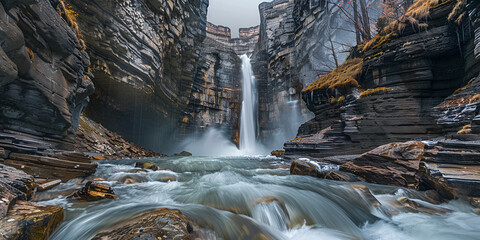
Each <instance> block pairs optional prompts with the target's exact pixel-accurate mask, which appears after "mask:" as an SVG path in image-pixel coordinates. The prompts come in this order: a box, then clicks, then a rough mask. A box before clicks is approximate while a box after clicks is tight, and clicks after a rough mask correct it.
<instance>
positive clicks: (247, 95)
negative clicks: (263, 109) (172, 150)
mask: <svg viewBox="0 0 480 240" xmlns="http://www.w3.org/2000/svg"><path fill="white" fill-rule="evenodd" d="M240 58H241V60H242V108H241V114H240V116H241V117H240V146H239V148H237V146H236V145H235V144H234V143H233V141H232V140H231V133H230V136H229V132H228V131H226V130H224V129H222V128H221V127H214V126H212V127H207V129H206V130H205V131H203V132H201V133H196V134H194V136H191V137H189V138H187V139H186V140H184V141H183V142H182V143H181V144H180V147H179V148H178V150H179V151H181V150H186V151H188V152H191V153H192V154H193V155H195V156H242V155H268V154H269V153H270V152H271V151H272V150H278V149H282V148H283V144H284V143H285V142H286V141H288V140H291V139H293V138H295V136H296V134H297V131H298V128H299V127H300V125H301V124H303V123H304V122H306V121H307V120H308V119H309V118H310V117H311V116H312V115H313V114H312V113H310V114H305V113H303V114H302V111H301V103H300V101H299V100H296V99H289V101H286V102H285V103H279V104H280V105H281V106H280V112H281V115H280V121H278V122H279V123H280V125H279V126H278V129H276V130H275V131H274V132H273V134H270V135H268V136H266V137H265V138H264V139H262V140H260V139H259V128H258V95H257V88H256V82H255V77H254V74H253V71H252V64H251V62H250V58H249V57H248V56H247V55H242V56H240Z"/></svg>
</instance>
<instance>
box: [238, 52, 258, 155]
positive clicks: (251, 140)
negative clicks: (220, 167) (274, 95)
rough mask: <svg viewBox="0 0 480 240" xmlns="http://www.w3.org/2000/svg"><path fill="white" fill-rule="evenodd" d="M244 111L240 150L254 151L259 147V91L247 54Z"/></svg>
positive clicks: (243, 82) (243, 81) (244, 56)
mask: <svg viewBox="0 0 480 240" xmlns="http://www.w3.org/2000/svg"><path fill="white" fill-rule="evenodd" d="M241 59H242V112H241V116H240V150H241V151H242V152H244V153H247V154H248V153H254V152H255V150H256V149H257V146H256V145H257V134H256V129H257V124H256V123H257V120H256V113H257V102H258V100H257V91H256V85H255V77H254V76H253V71H252V64H251V63H250V58H249V57H248V56H247V55H242V56H241Z"/></svg>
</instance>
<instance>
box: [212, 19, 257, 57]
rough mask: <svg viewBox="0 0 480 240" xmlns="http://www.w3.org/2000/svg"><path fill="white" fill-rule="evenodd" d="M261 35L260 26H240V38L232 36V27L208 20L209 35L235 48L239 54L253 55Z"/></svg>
mask: <svg viewBox="0 0 480 240" xmlns="http://www.w3.org/2000/svg"><path fill="white" fill-rule="evenodd" d="M259 36H260V26H255V27H250V28H240V29H239V36H238V38H232V31H231V29H230V28H228V27H225V26H220V25H215V24H213V23H210V22H207V37H208V38H211V39H214V40H216V41H218V42H222V43H223V44H224V45H225V46H226V47H228V48H231V49H233V51H234V52H235V53H236V54H237V55H243V54H247V55H252V53H253V51H254V50H255V48H256V47H257V43H258V39H259Z"/></svg>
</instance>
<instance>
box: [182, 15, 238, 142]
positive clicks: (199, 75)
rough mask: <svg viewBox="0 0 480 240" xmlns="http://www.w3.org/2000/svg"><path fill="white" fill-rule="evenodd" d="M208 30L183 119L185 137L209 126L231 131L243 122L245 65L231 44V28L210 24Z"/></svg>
mask: <svg viewBox="0 0 480 240" xmlns="http://www.w3.org/2000/svg"><path fill="white" fill-rule="evenodd" d="M207 31H208V36H207V38H206V39H205V41H204V42H203V44H202V46H201V51H200V56H201V57H200V60H199V62H198V64H197V72H196V76H195V81H194V84H193V89H192V91H191V96H190V100H189V105H188V109H187V111H186V113H187V114H186V115H185V116H184V118H183V119H182V127H183V129H184V132H183V134H184V135H188V134H189V133H192V132H195V131H196V130H199V129H200V128H204V127H208V126H217V127H219V126H221V127H224V128H225V129H226V130H228V131H230V132H231V131H233V129H234V127H235V126H238V119H240V108H241V91H242V90H241V81H242V73H241V64H242V63H241V60H240V58H239V57H238V55H237V53H236V52H235V49H234V46H233V45H232V44H231V42H229V41H230V40H231V38H230V29H229V28H225V27H222V26H215V25H213V24H210V23H209V24H208V28H207ZM225 40H228V42H226V41H225Z"/></svg>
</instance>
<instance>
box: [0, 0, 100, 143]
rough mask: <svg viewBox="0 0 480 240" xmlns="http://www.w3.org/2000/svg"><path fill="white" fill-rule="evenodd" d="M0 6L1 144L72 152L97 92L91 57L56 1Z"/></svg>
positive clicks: (25, 0) (13, 2) (24, 0)
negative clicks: (82, 119) (82, 117)
mask: <svg viewBox="0 0 480 240" xmlns="http://www.w3.org/2000/svg"><path fill="white" fill-rule="evenodd" d="M0 3H1V5H0V25H1V27H0V29H1V30H0V39H1V49H0V61H1V67H0V72H1V73H0V135H1V138H2V139H3V140H2V142H4V143H9V144H7V145H8V146H6V147H14V146H13V144H12V139H17V140H18V139H19V141H25V142H26V143H27V145H29V144H30V145H35V146H37V147H39V148H40V149H41V150H45V149H63V150H73V148H74V139H75V132H74V130H75V128H76V126H77V125H78V119H79V117H80V113H81V111H82V110H83V108H84V107H85V106H86V105H87V103H88V101H89V98H88V96H89V95H90V94H91V93H93V91H94V87H93V84H92V82H91V81H90V78H91V77H92V75H91V73H90V72H89V71H88V69H87V68H88V66H89V65H90V59H89V57H88V55H87V54H86V52H85V51H84V50H83V47H82V46H81V44H79V40H78V38H77V36H76V34H75V33H74V31H72V28H71V26H69V25H68V24H67V22H66V21H65V20H64V19H63V18H62V16H60V15H59V14H58V13H57V10H56V8H57V3H56V2H55V1H33V0H22V1H9V0H4V1H0ZM14 148H16V147H14ZM24 148H26V147H22V149H24ZM24 150H25V149H24Z"/></svg>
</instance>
